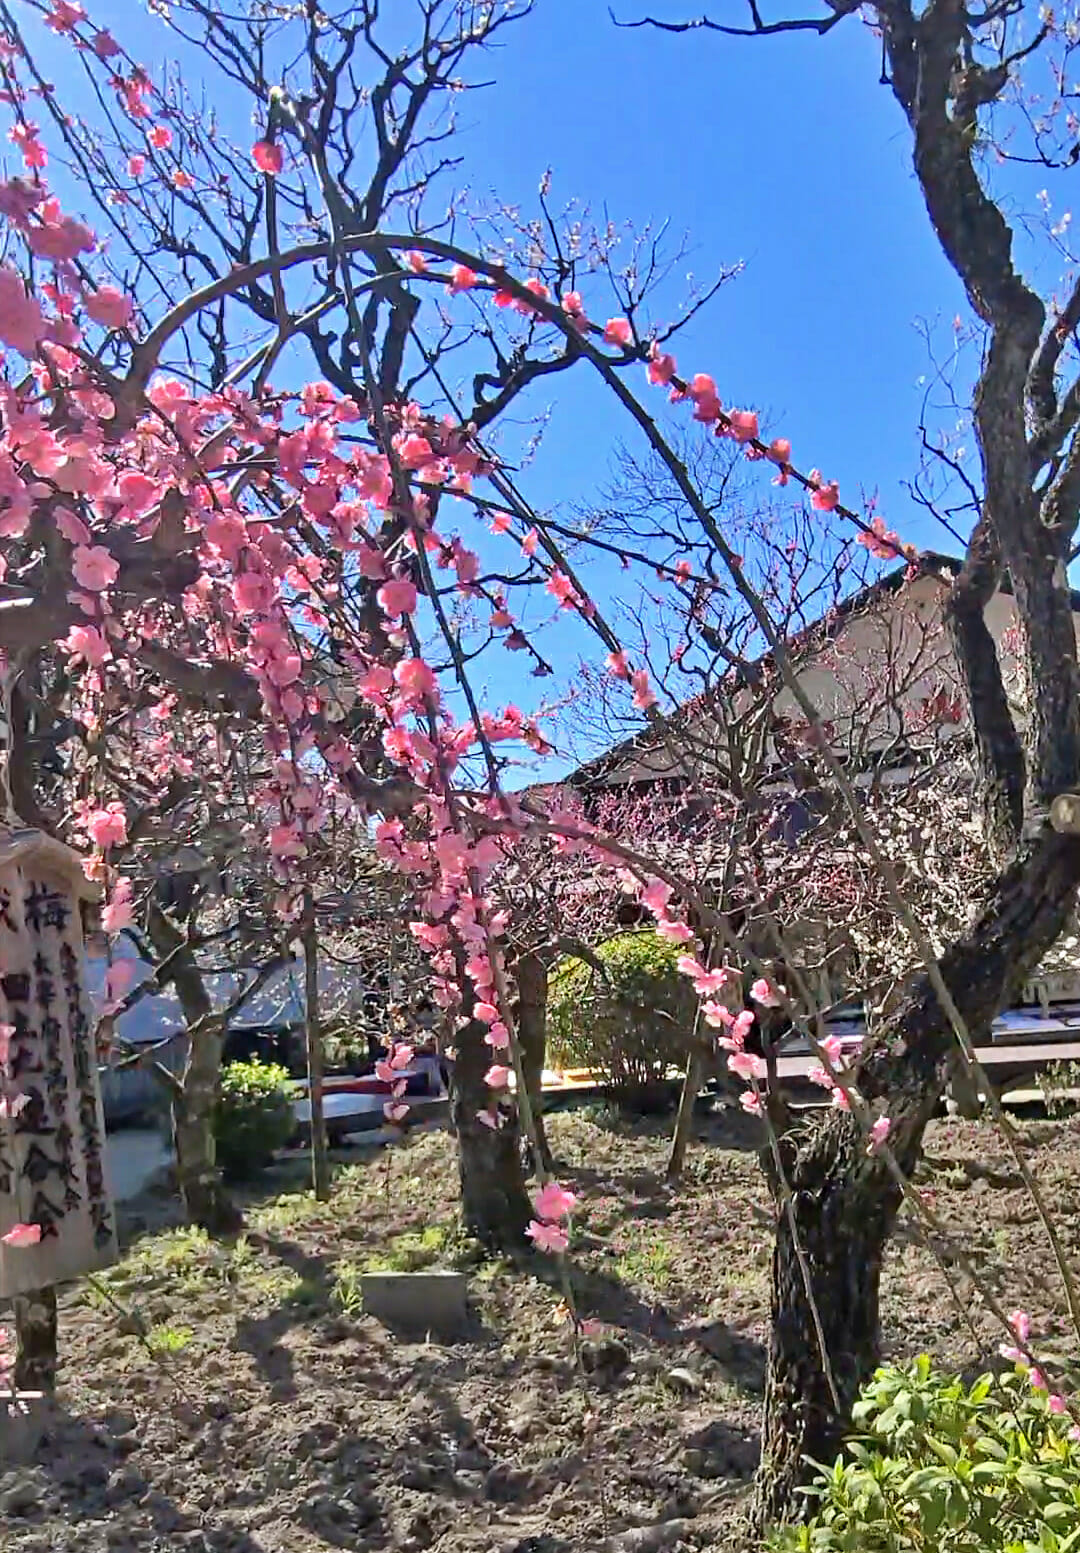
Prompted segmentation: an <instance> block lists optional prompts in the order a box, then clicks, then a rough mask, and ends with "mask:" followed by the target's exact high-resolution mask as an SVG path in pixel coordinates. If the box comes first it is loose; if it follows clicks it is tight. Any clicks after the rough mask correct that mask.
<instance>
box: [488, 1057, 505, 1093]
mask: <svg viewBox="0 0 1080 1553" xmlns="http://www.w3.org/2000/svg"><path fill="white" fill-rule="evenodd" d="M484 1083H485V1084H486V1085H487V1087H488V1088H489V1089H507V1088H508V1087H509V1085H510V1069H509V1068H507V1067H504V1066H503V1065H502V1063H500V1062H494V1063H492V1065H491V1067H490V1068H489V1069H488V1070H487V1072H486V1073H485V1074H484Z"/></svg>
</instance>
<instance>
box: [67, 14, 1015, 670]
mask: <svg viewBox="0 0 1080 1553" xmlns="http://www.w3.org/2000/svg"><path fill="white" fill-rule="evenodd" d="M397 3H398V4H401V3H402V0H397ZM701 4H702V0H686V4H685V6H684V5H683V4H681V3H680V0H651V4H650V6H649V7H648V8H649V9H651V10H652V12H653V14H657V15H662V16H666V17H671V18H674V17H678V16H680V15H682V16H685V15H689V14H694V13H695V12H698V11H700V8H701ZM715 4H716V6H717V7H718V8H722V7H724V6H727V5H730V6H732V7H734V5H735V0H715ZM810 4H811V5H812V0H810ZM88 8H89V9H90V10H91V14H92V16H93V19H94V20H95V21H97V22H98V23H100V24H104V25H109V26H111V27H112V29H113V31H114V32H115V33H116V35H117V36H118V37H122V38H124V40H125V41H126V42H128V44H129V46H131V42H130V40H131V37H132V22H133V21H134V20H135V6H134V4H133V0H98V3H96V4H94V3H93V0H88ZM643 8H644V7H643V6H642V5H641V4H639V0H618V5H617V11H618V13H619V14H620V15H621V16H623V17H627V18H628V17H631V16H633V15H637V14H641V10H642V9H643ZM740 14H741V13H740ZM138 27H139V29H140V34H139V36H140V43H142V41H143V34H144V35H145V47H144V53H143V57H144V58H145V59H146V62H147V64H149V65H150V66H152V67H153V66H156V65H157V64H158V63H159V62H160V61H161V59H162V58H163V57H165V56H166V55H167V52H168V48H169V34H168V33H167V32H165V30H164V29H163V28H161V27H160V24H158V23H156V22H154V21H152V20H150V19H146V18H144V17H142V16H140V17H139V20H138ZM501 36H502V39H503V42H502V44H501V46H500V47H498V48H497V49H495V50H493V51H492V52H491V55H490V57H489V60H488V61H487V62H485V64H484V66H482V67H477V66H476V65H475V64H474V70H473V73H474V75H475V73H476V71H477V69H478V68H484V69H485V72H486V74H488V75H490V76H491V77H493V78H494V79H495V82H496V84H495V85H494V86H493V87H491V88H490V89H488V90H486V91H483V92H477V93H473V94H467V95H466V96H465V97H464V98H463V99H461V103H460V123H461V127H462V135H461V140H460V144H459V148H458V149H459V150H460V151H462V152H463V154H464V156H465V158H466V164H465V167H464V169H463V171H462V174H461V176H462V177H463V178H465V179H467V181H468V183H469V185H470V187H471V188H472V190H473V191H474V192H475V194H476V195H477V196H478V197H479V196H483V195H487V194H488V193H489V192H490V193H495V194H497V195H498V196H499V197H500V198H501V199H503V200H504V201H506V202H507V203H519V204H520V205H521V206H522V208H523V210H524V211H525V212H526V213H528V214H531V213H532V212H533V210H534V197H535V191H536V187H537V184H538V182H539V179H540V177H541V175H542V173H543V172H544V170H545V169H546V168H551V170H552V174H553V188H552V203H553V205H554V206H555V207H556V208H557V207H558V206H559V204H560V203H561V202H562V201H563V200H564V199H565V200H569V199H571V198H574V197H577V198H580V199H581V200H582V201H584V202H586V203H587V204H588V205H589V206H590V207H591V211H592V214H593V216H594V218H595V219H597V220H602V219H603V218H604V216H605V215H607V216H610V217H611V218H612V219H613V220H615V221H616V222H623V221H630V222H632V223H634V224H635V225H637V226H642V225H644V224H645V223H652V224H653V225H654V226H656V225H658V224H660V223H662V222H667V223H669V224H670V232H671V243H672V246H675V244H676V243H677V242H678V240H680V239H681V237H682V235H683V234H684V233H685V234H686V237H687V240H688V242H689V245H690V253H689V260H688V264H686V265H684V266H683V269H684V270H685V269H686V268H691V269H692V270H693V271H694V273H695V275H696V276H697V277H699V278H702V279H705V278H707V277H709V276H710V275H711V274H712V273H713V272H714V271H715V270H716V269H717V268H718V267H721V266H728V265H731V264H733V263H735V262H737V261H744V262H745V271H744V273H743V274H742V276H741V277H740V278H739V279H738V280H736V281H734V282H732V283H731V284H730V285H729V286H727V287H726V288H725V289H724V290H723V291H722V292H721V293H720V295H719V296H718V297H717V299H716V300H715V301H714V302H713V303H712V305H711V306H710V308H709V309H708V310H707V311H706V312H705V313H704V314H703V315H702V316H700V317H699V319H698V320H696V321H695V322H694V324H693V325H692V327H691V329H690V330H688V331H687V333H686V334H685V335H684V336H682V337H681V342H680V343H679V345H678V346H677V353H678V357H679V363H680V367H681V368H686V369H688V370H690V371H695V370H705V371H709V372H711V373H712V374H713V375H714V376H715V377H716V379H717V383H718V387H719V390H720V393H721V397H722V398H723V399H724V401H725V402H727V403H729V404H730V403H735V404H746V405H753V406H755V407H757V408H759V409H760V410H762V411H763V412H768V419H767V424H768V427H769V431H770V434H772V433H779V432H782V433H783V434H785V435H786V436H788V437H789V438H790V439H791V442H792V445H793V449H794V457H795V460H796V461H797V462H798V463H799V464H800V465H801V466H802V467H804V468H808V467H810V466H817V467H819V468H820V469H822V471H823V472H824V473H825V474H826V475H827V476H829V477H832V478H836V479H838V480H839V482H840V487H841V492H842V494H843V496H844V498H845V499H846V500H848V501H850V502H851V504H852V505H855V506H857V505H859V496H860V492H866V493H868V494H872V493H874V492H877V493H878V494H879V497H880V510H881V512H882V513H883V514H884V516H885V517H886V518H887V520H888V521H889V523H890V524H891V525H893V526H895V527H896V528H897V529H898V530H899V531H900V532H901V534H902V536H903V537H904V538H906V539H911V540H913V541H915V542H916V543H917V544H920V545H922V546H926V547H931V546H932V547H936V548H947V547H948V542H947V540H946V537H945V536H944V534H943V533H942V531H941V530H940V529H939V528H937V527H936V525H933V524H932V523H931V522H930V521H929V520H928V519H927V518H926V516H925V514H924V513H923V512H922V511H921V510H920V509H919V508H918V507H917V506H915V505H914V504H913V503H912V501H911V499H910V497H909V496H908V495H907V493H906V491H905V490H904V481H905V480H909V479H910V478H911V477H912V476H913V474H914V472H915V470H916V468H917V464H918V439H917V424H918V416H919V408H920V404H921V400H922V395H923V391H924V389H923V386H922V383H921V380H922V378H923V377H924V375H925V374H926V373H927V372H928V371H930V363H929V360H928V356H927V351H926V346H925V343H924V340H923V339H922V337H921V335H920V333H919V330H918V328H917V325H918V324H919V322H920V321H925V322H926V323H927V324H928V325H929V326H930V327H931V329H932V330H933V331H934V332H935V335H936V338H937V339H938V341H939V342H940V344H941V345H942V347H943V348H946V349H947V347H948V343H949V341H950V339H951V334H952V319H953V317H954V315H956V314H957V313H960V314H962V315H964V316H965V317H966V316H967V309H966V304H965V303H964V299H963V297H962V294H961V291H960V288H959V285H958V283H957V281H956V279H955V277H954V276H953V274H952V272H951V270H950V269H949V267H948V265H947V264H946V261H945V260H944V258H943V256H942V254H941V252H940V250H939V248H938V246H937V244H936V242H935V240H934V238H933V236H932V233H931V231H930V227H929V223H928V220H927V217H926V213H925V210H924V208H923V204H922V199H921V196H920V194H919V191H918V188H917V185H916V183H915V180H914V177H913V174H912V171H911V160H910V138H909V133H908V130H907V127H906V125H905V123H904V121H903V118H902V116H901V113H900V110H899V109H898V107H897V106H896V104H895V103H894V101H893V99H892V96H891V93H890V92H889V90H888V89H887V88H886V87H883V86H881V85H879V82H878V77H879V70H880V54H879V47H878V45H877V42H876V40H875V39H874V37H873V36H872V34H871V32H870V30H869V29H868V28H866V27H865V26H863V25H861V23H860V22H859V21H858V19H856V18H850V19H849V20H848V21H847V22H845V23H844V24H843V25H841V26H839V27H837V28H836V29H835V30H834V31H833V32H832V33H831V34H830V35H829V36H828V37H827V38H824V39H819V38H817V37H814V36H812V35H807V34H795V35H790V36H780V37H776V38H765V39H745V40H737V39H725V38H720V37H715V36H710V35H708V34H703V33H698V34H694V35H689V36H668V35H664V34H661V33H658V32H654V31H644V30H640V31H626V30H619V29H617V28H616V27H615V26H613V24H612V22H611V20H610V18H609V15H608V10H607V4H606V3H605V0H538V4H537V6H536V11H535V14H534V15H533V16H532V17H531V18H529V19H528V20H526V21H524V22H522V23H520V24H518V25H516V26H514V27H511V28H509V29H507V30H506V31H505V32H504V33H503V34H502V35H501ZM61 48H62V46H61V45H59V44H57V45H54V46H53V47H52V48H51V49H50V52H51V54H52V57H53V58H55V59H56V60H57V61H58V62H59V60H60V59H61V58H62V57H63V55H62V53H61ZM68 57H69V56H68ZM69 68H70V67H69ZM219 107H221V109H222V112H223V113H224V115H225V122H226V125H227V127H228V128H229V129H230V130H231V131H232V132H233V133H234V134H235V135H236V136H237V138H238V139H240V140H241V142H242V143H243V139H244V136H245V134H247V133H248V130H247V128H246V126H245V124H244V122H243V121H241V122H239V123H235V124H232V123H229V120H228V114H227V108H226V107H222V105H220V104H219ZM1018 192H1019V197H1020V199H1021V202H1022V203H1023V204H1025V205H1027V206H1028V208H1031V206H1032V205H1033V203H1034V202H1033V200H1032V198H1031V196H1032V193H1033V188H1031V189H1020V190H1019V191H1018ZM684 289H685V288H684V286H683V283H682V278H681V275H679V276H674V277H672V280H671V281H670V282H669V284H668V285H667V287H666V288H665V291H664V293H663V295H662V299H661V300H662V302H663V303H664V304H666V305H667V307H668V308H669V309H671V310H674V308H675V306H676V304H677V301H678V298H679V296H680V295H681V294H683V291H684ZM586 303H588V296H586ZM546 403H550V404H551V406H552V409H553V419H552V422H551V425H550V427H549V429H548V431H547V432H546V434H545V437H544V441H543V445H542V448H541V451H540V453H539V456H538V458H537V461H536V464H535V466H534V468H533V469H532V470H531V471H530V472H529V474H528V477H527V479H526V480H525V482H524V485H525V488H526V490H527V492H528V494H529V495H530V496H531V498H532V499H533V501H534V503H535V504H536V505H538V506H541V507H545V506H551V507H555V506H559V505H562V504H572V503H575V502H582V501H587V500H588V499H589V497H590V495H592V494H594V493H595V491H596V489H597V487H598V485H599V484H600V483H601V482H602V481H603V480H604V479H605V477H606V476H607V475H609V474H610V472H611V469H612V456H613V455H612V450H613V448H614V446H615V444H616V442H617V441H618V440H619V439H620V438H629V437H630V435H631V430H632V429H631V428H629V427H627V426H626V425H624V423H623V419H622V412H621V411H620V410H619V409H618V407H617V406H616V405H615V404H614V403H613V402H611V401H610V400H609V398H608V397H607V396H606V395H605V394H603V393H601V392H600V391H599V390H598V388H597V386H596V384H595V382H593V381H591V380H590V379H589V378H588V376H587V375H586V374H585V373H582V372H575V373H572V374H569V375H566V376H563V377H560V378H558V379H555V380H554V382H553V386H551V387H550V388H547V387H545V386H543V385H542V386H541V388H540V391H539V395H538V396H537V398H536V399H534V400H533V406H534V407H535V408H537V409H539V408H540V407H541V406H543V405H544V404H546ZM761 477H762V483H763V486H766V487H767V486H768V475H767V474H766V473H765V472H764V471H762V476H761ZM769 494H770V495H771V493H769ZM584 646H585V642H584V640H583V639H579V641H578V642H576V643H575V642H572V641H570V640H569V639H568V640H567V642H565V643H564V644H563V646H562V648H561V649H560V651H559V653H558V657H559V660H560V663H561V664H566V665H568V664H569V663H570V662H571V661H572V659H573V658H574V656H575V654H576V652H577V650H578V649H579V648H583V647H584ZM508 656H509V655H504V654H496V655H493V656H492V657H491V660H490V664H491V669H490V684H489V687H488V688H489V690H490V691H491V692H492V695H493V697H494V696H496V695H500V694H501V695H505V694H506V693H507V685H508V683H509V682H507V684H504V683H502V681H503V678H504V670H503V668H502V667H501V661H502V660H505V659H506V658H507V657H508ZM505 668H506V669H507V670H510V671H517V670H518V668H519V663H518V662H517V661H514V662H511V663H506V664H505ZM539 688H541V687H538V689H539Z"/></svg>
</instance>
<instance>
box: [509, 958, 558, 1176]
mask: <svg viewBox="0 0 1080 1553" xmlns="http://www.w3.org/2000/svg"><path fill="white" fill-rule="evenodd" d="M514 979H515V981H516V982H517V990H518V1028H517V1033H518V1041H519V1043H520V1045H521V1065H522V1067H523V1068H524V1070H525V1087H526V1088H527V1090H528V1092H529V1100H530V1101H531V1103H532V1114H533V1119H534V1121H535V1124H536V1134H537V1142H538V1144H539V1147H540V1161H541V1163H542V1164H543V1167H544V1169H545V1170H550V1169H551V1167H552V1157H551V1149H550V1148H549V1147H548V1141H547V1134H546V1132H545V1130H544V1113H543V1102H544V1058H545V1056H546V1054H547V999H548V968H547V964H546V962H545V961H544V960H543V959H542V958H541V956H540V955H536V954H523V955H521V956H520V957H519V958H518V959H517V960H516V961H515V963H514ZM532 1152H533V1150H532V1143H531V1141H530V1140H526V1154H527V1157H528V1159H529V1162H530V1164H531V1166H532V1168H533V1169H535V1168H536V1161H535V1160H534V1159H533V1158H532Z"/></svg>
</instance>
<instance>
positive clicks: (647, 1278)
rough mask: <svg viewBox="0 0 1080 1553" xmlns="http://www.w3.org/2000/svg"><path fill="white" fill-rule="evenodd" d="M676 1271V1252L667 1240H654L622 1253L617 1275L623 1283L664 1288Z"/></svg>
mask: <svg viewBox="0 0 1080 1553" xmlns="http://www.w3.org/2000/svg"><path fill="white" fill-rule="evenodd" d="M674 1271H675V1252H674V1250H673V1249H672V1247H671V1246H670V1245H668V1243H667V1241H666V1240H654V1241H652V1242H651V1243H647V1244H645V1245H642V1246H634V1247H633V1248H632V1249H631V1250H627V1251H623V1252H621V1253H620V1255H619V1256H618V1258H617V1259H616V1262H615V1275H616V1277H617V1278H619V1279H620V1280H621V1281H622V1282H623V1283H629V1284H645V1285H646V1286H647V1287H649V1288H651V1289H664V1288H666V1287H667V1285H668V1284H669V1283H670V1282H671V1278H672V1274H673V1273H674Z"/></svg>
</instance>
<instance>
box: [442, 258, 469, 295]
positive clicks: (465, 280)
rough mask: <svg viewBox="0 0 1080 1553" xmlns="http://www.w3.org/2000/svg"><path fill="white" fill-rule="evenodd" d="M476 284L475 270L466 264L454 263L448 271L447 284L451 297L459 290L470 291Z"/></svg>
mask: <svg viewBox="0 0 1080 1553" xmlns="http://www.w3.org/2000/svg"><path fill="white" fill-rule="evenodd" d="M475 285H476V271H475V270H470V268H469V266H468V265H467V264H455V265H454V268H453V269H452V270H451V271H450V284H449V285H448V286H447V288H446V289H447V291H449V293H450V295H451V296H452V297H456V296H457V295H458V293H459V292H461V291H471V290H472V288H473V286H475Z"/></svg>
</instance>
